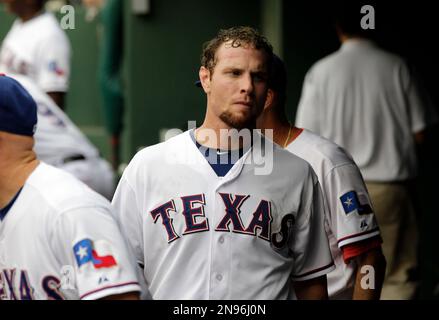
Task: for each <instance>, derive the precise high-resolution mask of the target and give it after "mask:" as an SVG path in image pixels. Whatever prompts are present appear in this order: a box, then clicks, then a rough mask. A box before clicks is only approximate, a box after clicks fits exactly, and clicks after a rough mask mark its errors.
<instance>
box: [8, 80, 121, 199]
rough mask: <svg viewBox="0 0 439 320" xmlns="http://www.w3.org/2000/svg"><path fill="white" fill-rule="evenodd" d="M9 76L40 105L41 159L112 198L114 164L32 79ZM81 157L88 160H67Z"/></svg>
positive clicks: (37, 137)
mask: <svg viewBox="0 0 439 320" xmlns="http://www.w3.org/2000/svg"><path fill="white" fill-rule="evenodd" d="M9 76H11V77H13V78H14V79H15V80H17V81H18V82H20V84H21V85H22V86H23V87H24V88H25V89H26V90H27V91H28V92H29V94H30V95H31V96H32V98H33V99H34V100H35V102H36V104H37V112H38V124H37V130H36V132H35V136H34V138H35V148H34V149H35V152H36V153H37V155H38V158H39V159H41V160H42V161H44V162H46V163H48V164H50V165H53V166H55V167H57V168H60V169H63V170H66V171H68V172H70V173H71V174H73V175H74V176H75V177H76V178H78V179H79V180H81V181H82V182H84V183H85V184H87V185H88V186H89V187H91V188H92V189H93V190H95V191H97V192H98V193H100V194H102V195H104V196H106V197H107V198H110V199H111V197H112V195H113V192H114V182H113V178H114V174H113V171H112V169H111V166H110V164H109V163H108V162H107V161H105V160H104V159H102V158H101V157H100V155H99V151H98V149H97V148H96V147H95V146H94V145H93V144H92V143H91V142H90V141H89V140H88V139H87V137H86V136H85V135H84V134H83V133H82V132H81V131H80V130H79V128H78V127H77V126H76V125H75V124H74V123H73V122H72V121H71V120H70V119H69V117H68V116H67V115H66V114H65V113H64V112H63V111H62V110H61V109H60V108H59V107H58V106H57V105H56V104H55V103H54V102H53V100H52V99H51V98H50V97H49V96H48V95H47V94H46V93H44V92H43V91H42V90H41V89H40V88H38V86H36V85H35V83H34V82H33V81H32V80H31V79H29V78H27V77H25V76H22V75H14V74H11V75H9ZM78 155H81V156H83V157H84V159H81V160H78V161H69V162H66V161H65V159H68V158H69V157H74V156H78Z"/></svg>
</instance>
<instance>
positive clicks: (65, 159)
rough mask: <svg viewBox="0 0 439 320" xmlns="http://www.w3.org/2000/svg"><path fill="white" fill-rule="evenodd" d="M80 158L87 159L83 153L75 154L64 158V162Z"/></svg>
mask: <svg viewBox="0 0 439 320" xmlns="http://www.w3.org/2000/svg"><path fill="white" fill-rule="evenodd" d="M79 160H85V157H84V156H83V155H82V154H75V155H73V156H70V157H67V158H64V159H63V161H62V162H63V163H64V164H66V163H69V162H73V161H79Z"/></svg>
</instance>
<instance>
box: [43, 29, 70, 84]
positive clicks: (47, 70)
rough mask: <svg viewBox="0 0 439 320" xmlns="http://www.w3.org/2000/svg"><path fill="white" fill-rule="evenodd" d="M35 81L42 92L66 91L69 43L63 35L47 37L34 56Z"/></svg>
mask: <svg viewBox="0 0 439 320" xmlns="http://www.w3.org/2000/svg"><path fill="white" fill-rule="evenodd" d="M35 67H36V68H37V69H36V75H37V83H38V85H39V87H40V88H41V89H42V90H43V91H44V92H67V90H68V87H69V77H70V44H69V42H68V40H67V39H66V38H65V37H62V36H61V35H55V36H53V37H49V36H48V37H47V38H46V39H44V40H42V41H41V42H40V43H39V45H38V50H37V56H36V58H35Z"/></svg>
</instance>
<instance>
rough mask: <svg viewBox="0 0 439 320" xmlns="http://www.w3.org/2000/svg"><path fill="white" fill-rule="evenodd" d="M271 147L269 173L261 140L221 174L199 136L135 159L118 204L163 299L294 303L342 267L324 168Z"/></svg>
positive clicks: (154, 287) (127, 232) (151, 285)
mask: <svg viewBox="0 0 439 320" xmlns="http://www.w3.org/2000/svg"><path fill="white" fill-rule="evenodd" d="M259 138H260V136H259ZM257 139H258V138H257ZM266 143H267V144H266V146H267V148H266V150H272V151H271V156H269V155H268V154H267V155H266V159H267V160H270V159H272V160H274V162H273V170H272V172H271V174H265V175H256V174H255V172H256V171H255V167H256V164H255V161H250V160H252V157H255V154H259V155H260V154H261V149H260V146H256V145H255V146H253V147H252V148H250V150H249V151H248V152H247V153H246V154H245V155H244V156H243V157H242V158H241V159H239V161H238V162H236V163H235V165H234V166H233V167H232V169H231V170H230V171H229V172H228V173H227V174H226V175H225V176H224V177H218V176H217V175H216V174H215V172H214V171H213V169H212V168H211V166H210V165H209V163H208V162H207V160H206V159H205V157H204V156H203V155H202V154H201V153H200V151H199V150H198V149H197V147H196V145H195V143H194V142H193V141H192V139H191V137H190V132H185V133H183V134H181V135H178V136H176V137H174V138H171V139H170V140H168V141H166V142H164V143H161V144H158V145H155V146H151V147H148V148H146V149H144V150H142V151H140V152H139V153H138V154H137V155H136V156H135V157H134V159H133V160H132V161H131V162H130V164H129V166H128V167H127V169H126V170H125V172H124V174H123V177H122V179H121V181H120V183H119V186H118V188H117V190H116V194H115V196H114V199H113V202H112V203H113V205H114V207H115V209H116V214H117V216H118V220H119V223H120V225H121V227H122V230H123V232H124V234H125V235H126V236H127V238H128V242H129V244H130V245H131V248H132V249H133V251H134V253H135V255H136V258H137V260H138V262H139V263H141V264H143V265H144V275H145V279H146V283H147V285H148V289H149V292H150V293H151V294H152V297H153V298H154V299H218V300H222V299H286V298H288V297H291V293H292V286H291V279H293V280H296V281H300V280H307V279H311V278H314V277H318V276H322V275H324V274H326V273H328V272H329V271H330V270H332V269H333V268H334V266H333V263H332V259H331V255H330V251H329V247H328V240H327V237H326V234H325V231H324V223H323V217H324V212H323V199H322V197H321V191H320V187H319V186H318V181H317V178H316V177H315V174H314V173H313V172H312V169H311V168H310V166H309V165H308V164H307V163H306V162H305V161H303V160H301V159H299V158H298V157H296V156H294V155H292V154H291V153H289V152H287V151H285V150H282V149H281V148H279V147H278V146H274V145H273V144H272V143H271V142H268V141H266ZM273 153H274V154H273ZM269 158H270V159H269ZM257 163H260V162H257ZM291 223H292V224H291Z"/></svg>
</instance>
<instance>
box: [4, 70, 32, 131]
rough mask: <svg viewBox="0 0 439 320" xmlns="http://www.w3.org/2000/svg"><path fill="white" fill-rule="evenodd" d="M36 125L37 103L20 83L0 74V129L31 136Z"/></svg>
mask: <svg viewBox="0 0 439 320" xmlns="http://www.w3.org/2000/svg"><path fill="white" fill-rule="evenodd" d="M36 125H37V104H36V103H35V101H34V99H33V98H32V97H31V95H30V94H29V93H28V92H27V91H26V89H24V88H23V87H22V86H21V84H19V83H18V82H17V81H16V80H14V79H12V78H11V77H8V76H5V75H4V74H0V131H5V132H8V133H13V134H18V135H22V136H29V137H32V136H33V135H34V133H35V129H36Z"/></svg>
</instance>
